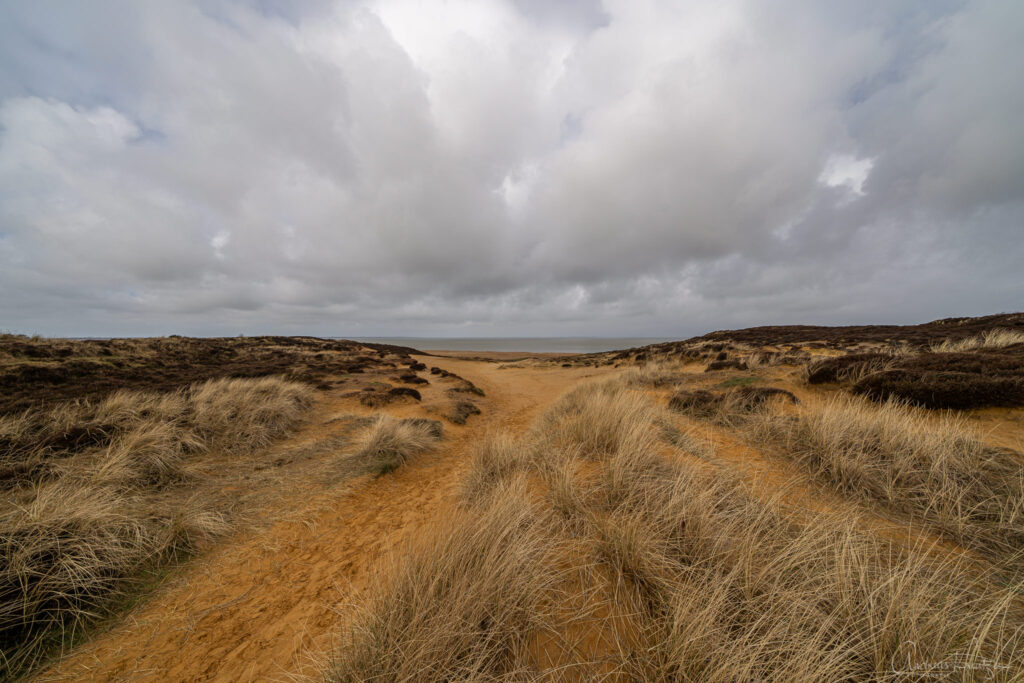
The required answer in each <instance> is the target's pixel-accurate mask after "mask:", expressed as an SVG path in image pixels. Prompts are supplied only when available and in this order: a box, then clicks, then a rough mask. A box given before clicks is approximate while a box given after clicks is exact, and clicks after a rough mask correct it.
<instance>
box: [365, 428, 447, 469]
mask: <svg viewBox="0 0 1024 683" xmlns="http://www.w3.org/2000/svg"><path fill="white" fill-rule="evenodd" d="M441 430H442V427H441V423H440V422H438V421H436V420H427V419H423V418H406V419H398V418H394V417H391V416H390V415H379V416H378V417H377V419H376V420H375V421H374V422H373V424H372V425H370V428H369V429H368V430H367V432H366V434H365V435H364V437H363V439H362V442H361V444H360V446H359V449H358V452H357V453H356V456H355V457H356V460H357V461H358V462H359V463H360V464H361V465H362V467H363V468H364V469H365V470H366V471H367V472H372V473H373V474H376V475H381V474H387V473H388V472H393V471H394V470H396V469H398V468H399V467H401V466H402V465H404V464H405V463H406V462H407V461H408V460H409V458H411V457H413V456H415V455H417V454H419V453H422V452H423V451H426V450H428V449H429V448H430V447H431V446H433V445H434V444H435V443H436V442H437V440H438V439H440V438H441Z"/></svg>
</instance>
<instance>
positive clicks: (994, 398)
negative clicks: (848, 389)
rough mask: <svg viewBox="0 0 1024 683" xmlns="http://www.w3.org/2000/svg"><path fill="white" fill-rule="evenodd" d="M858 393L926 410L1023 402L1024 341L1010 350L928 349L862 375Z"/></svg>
mask: <svg viewBox="0 0 1024 683" xmlns="http://www.w3.org/2000/svg"><path fill="white" fill-rule="evenodd" d="M853 392H854V393H857V394H863V395H865V396H867V397H869V398H871V399H874V400H876V401H885V400H888V399H889V398H896V399H900V400H905V401H910V402H911V403H914V404H917V405H920V406H923V407H925V408H957V409H965V408H983V407H987V406H1015V405H1024V344H1021V345H1018V346H1015V347H1011V348H1008V349H1000V350H998V351H996V350H978V351H965V352H961V353H923V354H921V355H919V356H910V357H906V358H901V359H899V360H897V361H896V362H894V363H892V364H891V366H890V368H889V369H887V370H883V371H880V372H875V373H871V374H869V375H866V376H864V377H862V378H861V379H860V380H858V381H857V383H856V384H854V385H853Z"/></svg>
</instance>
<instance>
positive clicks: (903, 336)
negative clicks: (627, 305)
mask: <svg viewBox="0 0 1024 683" xmlns="http://www.w3.org/2000/svg"><path fill="white" fill-rule="evenodd" d="M996 329H1011V330H1020V331H1024V313H999V314H997V315H986V316H982V317H978V318H943V319H941V320H933V321H932V322H929V323H923V324H921V325H842V326H836V327H830V326H826V325H766V326H763V327H748V328H744V329H740V330H717V331H715V332H709V333H708V334H705V335H701V336H699V337H691V338H690V339H685V340H682V341H676V342H664V343H661V344H651V345H649V346H643V347H638V348H635V349H626V350H623V352H626V351H629V352H633V351H639V350H648V349H649V350H651V351H660V352H666V351H671V350H672V349H674V348H676V347H678V346H680V345H690V344H693V343H694V342H701V341H711V342H730V341H731V342H738V343H743V344H750V345H754V346H780V345H784V344H812V343H815V342H820V343H822V344H824V345H826V346H833V347H846V346H850V345H851V344H864V343H907V344H911V345H914V346H927V345H930V344H932V343H935V342H941V341H943V340H946V339H950V340H954V341H955V340H960V339H965V338H967V337H973V336H976V335H979V334H982V333H984V332H988V331H990V330H996Z"/></svg>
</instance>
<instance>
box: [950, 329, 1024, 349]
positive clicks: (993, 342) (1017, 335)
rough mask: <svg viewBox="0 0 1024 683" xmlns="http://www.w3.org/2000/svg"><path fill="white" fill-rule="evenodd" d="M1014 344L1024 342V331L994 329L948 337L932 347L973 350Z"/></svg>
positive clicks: (998, 347) (1001, 347) (999, 347)
mask: <svg viewBox="0 0 1024 683" xmlns="http://www.w3.org/2000/svg"><path fill="white" fill-rule="evenodd" d="M1014 344H1024V332H1019V331H1017V330H1007V329H994V330H989V331H988V332H983V333H981V334H979V335H976V336H974V337H967V338H966V339H959V340H956V341H954V340H951V339H947V340H945V341H943V342H941V343H939V344H935V345H934V346H932V347H931V350H932V351H934V352H937V353H951V352H960V351H972V350H974V349H1003V348H1006V347H1007V346H1013V345H1014Z"/></svg>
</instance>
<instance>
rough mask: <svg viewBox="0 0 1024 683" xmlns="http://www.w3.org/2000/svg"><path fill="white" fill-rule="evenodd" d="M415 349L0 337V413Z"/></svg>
mask: <svg viewBox="0 0 1024 683" xmlns="http://www.w3.org/2000/svg"><path fill="white" fill-rule="evenodd" d="M411 353H416V351H415V349H410V348H406V347H399V346H388V345H383V344H364V343H357V342H352V341H344V340H327V339H316V338H313V337H238V338H203V339H195V338H187V337H158V338H151V339H95V340H92V339H90V340H73V339H43V338H38V337H24V336H20V335H10V334H5V335H0V415H2V414H8V413H13V412H18V411H21V410H24V409H26V408H30V407H38V406H41V405H48V404H53V403H55V402H59V401H63V400H69V399H82V398H97V397H102V396H104V395H106V394H109V393H111V392H113V391H117V390H118V389H141V390H146V391H173V390H175V389H179V388H182V387H186V386H188V385H190V384H192V383H194V382H199V381H203V380H207V379H213V378H217V377H266V376H271V375H280V376H283V377H285V378H286V379H289V380H293V381H302V382H306V383H308V384H312V385H314V386H318V385H323V386H322V388H326V387H327V386H329V385H326V384H325V382H326V381H327V380H328V379H329V378H330V377H333V376H337V375H346V374H361V373H364V372H368V371H377V370H384V369H393V368H395V367H398V366H409V365H410V364H412V363H414V362H415V361H413V360H412V359H411V358H410V357H409V354H411Z"/></svg>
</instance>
